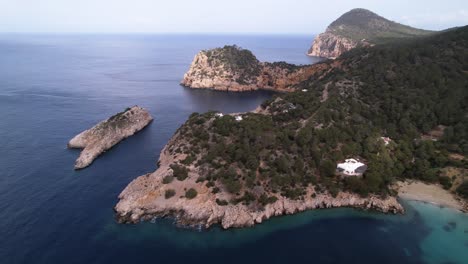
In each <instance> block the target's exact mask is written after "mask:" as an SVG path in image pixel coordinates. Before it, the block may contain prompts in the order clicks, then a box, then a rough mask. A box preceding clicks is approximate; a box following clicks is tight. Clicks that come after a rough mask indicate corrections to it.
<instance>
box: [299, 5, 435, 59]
mask: <svg viewBox="0 0 468 264" xmlns="http://www.w3.org/2000/svg"><path fill="white" fill-rule="evenodd" d="M432 33H434V32H433V31H428V30H422V29H417V28H412V27H409V26H405V25H402V24H399V23H396V22H393V21H390V20H388V19H385V18H383V17H381V16H379V15H377V14H375V13H373V12H371V11H369V10H366V9H362V8H356V9H353V10H351V11H349V12H347V13H345V14H343V15H342V16H341V17H339V18H338V19H337V20H335V21H334V22H333V23H331V24H330V25H329V26H328V27H327V29H326V31H325V32H324V33H322V34H319V35H318V36H317V37H316V38H315V39H314V42H313V43H312V46H311V48H310V49H309V51H308V52H307V54H308V55H309V56H316V57H324V58H330V59H335V58H337V57H339V56H340V55H341V54H343V53H345V52H347V51H349V50H351V49H354V48H356V47H365V46H373V45H375V44H381V43H387V42H390V41H395V40H399V39H404V38H414V37H419V36H427V35H429V34H432Z"/></svg>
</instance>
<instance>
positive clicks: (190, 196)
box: [185, 188, 198, 199]
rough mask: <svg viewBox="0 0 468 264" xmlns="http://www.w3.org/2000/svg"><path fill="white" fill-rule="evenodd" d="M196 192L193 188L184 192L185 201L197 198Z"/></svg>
mask: <svg viewBox="0 0 468 264" xmlns="http://www.w3.org/2000/svg"><path fill="white" fill-rule="evenodd" d="M197 194H198V193H197V191H196V190H195V189H193V188H190V189H188V190H187V191H186V192H185V198H187V199H193V198H195V197H197Z"/></svg>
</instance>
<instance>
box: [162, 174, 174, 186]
mask: <svg viewBox="0 0 468 264" xmlns="http://www.w3.org/2000/svg"><path fill="white" fill-rule="evenodd" d="M173 180H174V176H172V175H168V176H166V177H164V178H163V180H162V183H163V184H168V183H171V182H172V181H173Z"/></svg>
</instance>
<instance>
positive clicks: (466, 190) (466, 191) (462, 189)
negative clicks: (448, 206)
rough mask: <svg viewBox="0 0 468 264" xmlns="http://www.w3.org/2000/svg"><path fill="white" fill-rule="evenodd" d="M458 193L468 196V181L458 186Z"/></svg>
mask: <svg viewBox="0 0 468 264" xmlns="http://www.w3.org/2000/svg"><path fill="white" fill-rule="evenodd" d="M457 193H458V194H459V195H460V196H462V197H465V198H468V181H464V182H463V183H462V184H461V185H460V186H458V188H457Z"/></svg>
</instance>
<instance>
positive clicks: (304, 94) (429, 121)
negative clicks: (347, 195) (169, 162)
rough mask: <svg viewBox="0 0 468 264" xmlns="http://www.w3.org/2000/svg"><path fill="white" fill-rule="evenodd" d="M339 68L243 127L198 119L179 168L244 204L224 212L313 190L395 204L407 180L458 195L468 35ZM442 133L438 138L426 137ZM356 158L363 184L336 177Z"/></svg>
mask: <svg viewBox="0 0 468 264" xmlns="http://www.w3.org/2000/svg"><path fill="white" fill-rule="evenodd" d="M326 63H331V62H326ZM339 64H340V65H341V66H340V67H335V68H334V70H333V71H331V72H329V73H328V74H327V75H326V76H324V77H323V78H321V79H319V80H317V79H314V78H311V79H309V80H307V81H305V82H303V83H301V84H300V85H298V86H297V91H296V92H293V93H288V94H282V95H279V96H277V97H275V98H273V99H272V100H269V101H267V102H265V103H263V104H262V106H261V109H259V110H258V111H256V112H255V113H247V114H244V115H242V117H243V120H242V121H236V120H235V118H234V116H231V115H225V116H223V117H216V116H215V113H213V112H210V113H205V114H198V113H194V114H192V116H191V117H190V119H189V120H188V121H187V123H186V124H184V125H183V126H182V127H181V128H180V129H179V131H178V132H179V138H177V141H176V142H175V143H173V144H172V145H171V146H170V148H169V150H170V151H171V152H175V153H186V154H187V155H188V156H187V158H186V159H185V160H184V161H182V162H181V163H180V164H177V165H174V166H178V167H177V170H178V171H181V170H183V169H182V167H187V166H189V165H193V166H195V168H197V170H198V171H199V172H200V178H199V181H201V182H206V185H207V186H209V187H211V188H212V191H213V192H219V191H227V192H229V193H232V194H235V195H237V198H236V199H235V200H233V201H219V202H220V203H227V202H234V203H237V202H246V203H251V202H255V201H256V202H257V203H259V204H266V203H269V202H274V201H275V199H276V197H277V195H283V196H286V197H289V198H293V199H301V197H303V195H304V188H305V187H306V186H309V185H310V184H312V185H314V186H315V188H316V190H318V192H323V191H329V192H330V193H331V194H332V195H333V194H336V193H337V192H338V191H339V190H349V191H353V192H358V193H360V194H361V195H364V196H365V195H368V194H369V193H378V194H382V195H388V194H391V191H390V190H389V188H388V186H389V184H391V183H392V182H394V180H395V179H399V178H415V179H421V180H424V181H429V182H437V181H440V182H441V183H443V184H444V185H446V186H448V187H450V185H451V180H452V179H447V178H446V177H443V175H442V173H441V172H442V169H443V168H445V167H447V166H451V167H457V168H460V169H463V168H467V166H468V165H467V159H466V156H467V155H468V111H467V110H468V109H467V108H468V27H463V28H460V29H457V30H453V31H450V32H445V33H441V34H438V35H435V36H431V37H427V38H424V39H418V40H412V41H409V40H408V41H406V42H404V43H399V44H388V45H379V46H375V47H372V48H370V47H369V48H361V49H355V50H353V51H351V52H349V53H347V54H345V55H344V56H342V57H341V58H339ZM434 129H438V130H439V131H441V135H440V136H439V137H428V136H425V135H431V133H432V132H433V130H434ZM381 137H390V138H391V140H392V141H391V142H390V144H389V145H385V144H384V142H383V141H382V139H381ZM453 154H458V156H460V155H461V156H462V159H453V158H451V155H453ZM349 157H354V158H359V159H361V160H362V161H364V162H365V163H366V164H367V165H368V167H369V168H368V170H367V171H366V173H365V174H364V177H363V178H358V177H346V178H345V179H342V178H340V177H339V176H338V175H336V172H335V170H336V164H337V162H340V161H343V160H344V159H345V158H349ZM460 190H466V188H460Z"/></svg>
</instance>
